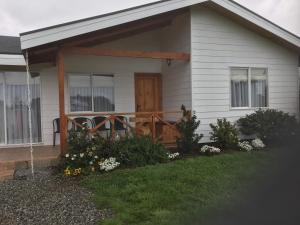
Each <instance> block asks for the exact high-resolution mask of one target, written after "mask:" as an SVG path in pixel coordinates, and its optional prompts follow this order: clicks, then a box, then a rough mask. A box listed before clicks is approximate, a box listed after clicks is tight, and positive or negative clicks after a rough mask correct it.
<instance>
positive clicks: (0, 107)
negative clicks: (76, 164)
mask: <svg viewBox="0 0 300 225" xmlns="http://www.w3.org/2000/svg"><path fill="white" fill-rule="evenodd" d="M1 86H2V88H1ZM30 91H31V97H32V98H31V100H30V104H31V108H32V112H31V113H32V114H31V119H32V132H33V142H34V143H38V142H41V141H42V136H41V133H42V132H41V107H40V80H39V78H34V79H30ZM0 93H2V95H1V94H0V121H1V122H3V123H2V124H4V126H3V127H5V129H4V132H3V129H0V143H2V144H24V143H29V142H30V139H29V119H28V117H29V114H28V99H27V83H26V73H25V72H5V73H3V74H2V79H1V78H0ZM3 138H4V139H3ZM3 140H4V141H3Z"/></svg>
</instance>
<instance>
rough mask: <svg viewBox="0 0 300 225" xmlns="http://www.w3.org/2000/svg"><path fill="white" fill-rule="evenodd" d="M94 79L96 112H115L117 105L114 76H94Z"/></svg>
mask: <svg viewBox="0 0 300 225" xmlns="http://www.w3.org/2000/svg"><path fill="white" fill-rule="evenodd" d="M92 79H93V103H94V112H110V111H114V110H115V104H114V82H113V76H112V75H94V76H93V77H92Z"/></svg>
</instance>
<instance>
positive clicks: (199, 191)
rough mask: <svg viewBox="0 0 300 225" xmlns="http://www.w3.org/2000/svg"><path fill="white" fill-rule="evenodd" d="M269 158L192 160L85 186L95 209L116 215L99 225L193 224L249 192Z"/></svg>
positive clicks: (96, 177)
mask: <svg viewBox="0 0 300 225" xmlns="http://www.w3.org/2000/svg"><path fill="white" fill-rule="evenodd" d="M268 158H269V155H268V153H266V152H255V153H243V152H234V153H228V154H222V155H219V156H214V157H197V158H190V159H184V160H178V161H175V162H172V163H168V164H159V165H155V166H147V167H143V168H136V169H126V170H117V171H114V172H112V173H107V174H103V175H94V176H89V177H87V178H86V179H85V180H84V185H86V186H87V187H89V188H90V189H91V190H93V192H94V193H95V201H96V203H97V205H98V206H99V208H111V209H112V210H113V211H114V213H115V215H114V217H113V218H111V219H106V220H104V221H101V224H105V225H121V224H122V225H123V224H124V225H128V224H130V225H139V224H141V225H142V224H143V225H169V224H170V225H176V224H191V221H192V220H194V219H196V218H197V221H201V220H202V219H204V218H205V217H207V216H208V214H209V212H210V211H211V210H212V209H214V208H217V207H218V206H219V205H220V203H223V202H230V201H232V200H233V199H234V197H236V196H237V193H239V192H240V191H241V190H244V189H245V188H246V189H247V187H248V186H249V184H252V183H253V182H254V181H253V178H254V177H255V174H256V171H258V170H260V169H262V168H265V167H266V163H267V161H268V160H266V159H268Z"/></svg>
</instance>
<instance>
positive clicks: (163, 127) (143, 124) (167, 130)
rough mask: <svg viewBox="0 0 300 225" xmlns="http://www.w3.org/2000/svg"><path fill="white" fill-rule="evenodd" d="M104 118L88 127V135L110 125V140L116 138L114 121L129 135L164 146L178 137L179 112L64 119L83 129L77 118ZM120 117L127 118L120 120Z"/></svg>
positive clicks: (93, 115)
mask: <svg viewBox="0 0 300 225" xmlns="http://www.w3.org/2000/svg"><path fill="white" fill-rule="evenodd" d="M98 116H101V117H105V119H104V120H103V121H102V122H101V123H99V124H94V126H92V127H89V128H88V131H89V132H90V133H92V134H93V133H96V132H97V131H98V130H99V129H100V128H103V127H106V125H107V124H109V125H110V128H109V132H110V134H109V137H110V138H111V139H115V138H116V132H118V130H116V129H115V123H116V121H118V122H120V124H123V126H124V128H125V129H127V130H128V132H129V133H130V134H136V135H149V136H151V137H152V139H153V140H154V141H160V142H161V143H164V144H175V143H176V139H177V137H178V136H179V134H178V131H177V127H176V125H177V123H178V122H179V119H180V118H181V112H180V111H169V112H132V113H72V114H67V115H66V118H67V120H68V121H69V123H71V124H72V125H73V127H76V128H83V125H82V124H79V123H77V122H76V121H75V118H77V117H86V118H89V119H92V118H94V117H98ZM120 116H123V117H124V118H127V119H126V120H122V119H121V118H120Z"/></svg>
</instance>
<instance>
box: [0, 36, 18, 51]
mask: <svg viewBox="0 0 300 225" xmlns="http://www.w3.org/2000/svg"><path fill="white" fill-rule="evenodd" d="M0 54H18V55H19V54H22V51H21V42H20V38H19V37H12V36H0Z"/></svg>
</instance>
